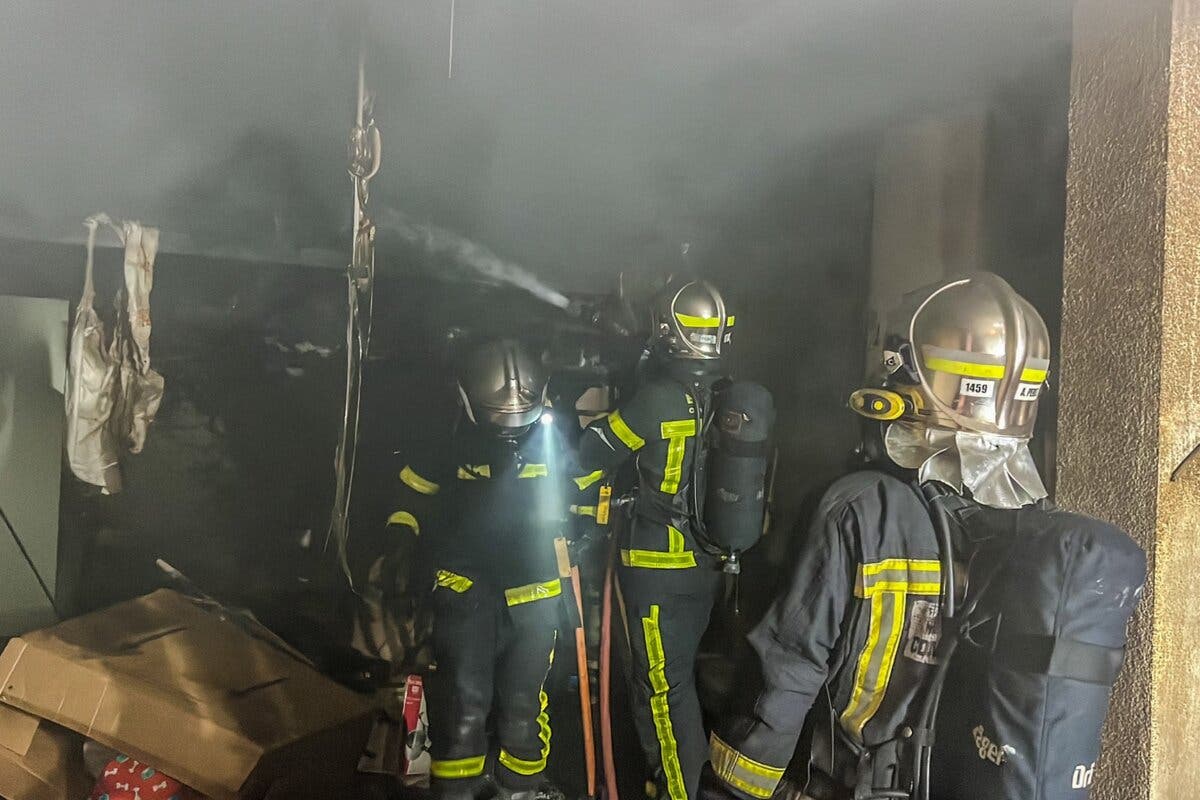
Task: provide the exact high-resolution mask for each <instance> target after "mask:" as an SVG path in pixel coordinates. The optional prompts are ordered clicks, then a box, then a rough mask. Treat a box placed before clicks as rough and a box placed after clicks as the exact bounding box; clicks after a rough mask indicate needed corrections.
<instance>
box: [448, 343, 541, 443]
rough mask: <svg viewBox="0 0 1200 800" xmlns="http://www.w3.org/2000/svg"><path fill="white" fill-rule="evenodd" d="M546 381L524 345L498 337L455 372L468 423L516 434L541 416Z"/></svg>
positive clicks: (474, 352) (537, 359)
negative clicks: (457, 372) (457, 375)
mask: <svg viewBox="0 0 1200 800" xmlns="http://www.w3.org/2000/svg"><path fill="white" fill-rule="evenodd" d="M547 383H548V375H547V372H546V370H545V368H544V367H543V366H542V363H541V360H540V359H539V358H537V356H536V355H535V354H534V353H533V352H532V351H531V350H530V349H529V348H528V347H527V346H525V345H523V344H521V343H520V342H517V341H515V340H512V339H500V340H497V341H493V342H488V343H487V344H485V345H483V346H482V347H479V348H477V349H475V350H474V351H473V352H472V353H471V354H470V355H469V356H468V357H467V359H466V361H465V362H464V364H463V367H462V369H461V370H460V372H459V377H458V393H459V396H460V398H461V399H462V404H463V410H464V411H466V414H467V417H468V418H469V419H470V420H471V422H473V423H475V424H476V425H484V426H488V427H490V428H492V429H493V430H495V431H497V432H499V433H507V434H517V433H521V432H522V431H524V430H525V429H527V428H528V427H529V426H530V425H532V424H533V423H534V422H536V421H537V420H538V418H539V417H540V416H541V415H542V411H543V410H544V408H545V405H546V387H547Z"/></svg>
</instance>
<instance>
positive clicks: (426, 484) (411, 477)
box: [400, 466, 440, 494]
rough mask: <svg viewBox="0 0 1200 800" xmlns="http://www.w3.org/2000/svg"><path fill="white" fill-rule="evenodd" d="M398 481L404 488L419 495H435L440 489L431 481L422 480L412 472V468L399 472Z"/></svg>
mask: <svg viewBox="0 0 1200 800" xmlns="http://www.w3.org/2000/svg"><path fill="white" fill-rule="evenodd" d="M400 480H401V481H403V482H404V485H405V486H407V487H408V488H410V489H412V490H413V491H414V492H419V493H421V494H437V493H438V489H439V488H440V487H439V486H438V485H437V484H436V483H434V482H433V481H430V480H426V479H425V478H422V477H421V476H420V475H418V474H417V473H416V472H414V471H413V468H412V467H408V466H406V467H405V468H404V469H402V470H400Z"/></svg>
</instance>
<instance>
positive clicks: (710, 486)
mask: <svg viewBox="0 0 1200 800" xmlns="http://www.w3.org/2000/svg"><path fill="white" fill-rule="evenodd" d="M713 404H714V408H713V424H712V429H711V434H710V444H709V454H708V464H707V468H708V475H707V487H706V491H705V503H704V527H705V529H706V531H705V533H706V536H707V538H708V540H709V543H710V544H711V545H713V546H715V547H717V548H719V549H720V550H721V551H722V552H723V553H725V554H726V557H727V559H729V560H730V561H732V562H733V565H734V571H736V564H737V561H738V559H739V557H740V554H741V552H742V551H743V550H747V549H749V548H750V547H752V546H753V545H754V544H755V543H756V542H757V541H758V540H759V538H760V537H761V536H762V534H763V522H764V519H765V518H766V513H767V471H768V468H769V466H770V463H771V435H772V433H773V431H774V428H775V403H774V401H773V400H772V398H771V393H770V392H768V391H767V389H766V388H765V387H763V386H761V385H759V384H757V383H753V382H750V381H734V382H733V383H731V384H730V385H729V386H728V387H726V388H724V389H722V390H720V391H718V392H716V393H715V395H714V397H713Z"/></svg>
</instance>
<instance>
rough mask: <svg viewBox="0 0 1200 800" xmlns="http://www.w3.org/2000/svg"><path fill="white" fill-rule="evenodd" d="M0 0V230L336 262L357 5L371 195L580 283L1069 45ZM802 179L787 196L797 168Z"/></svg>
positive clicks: (1015, 27) (263, 6) (345, 214)
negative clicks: (825, 154) (372, 148)
mask: <svg viewBox="0 0 1200 800" xmlns="http://www.w3.org/2000/svg"><path fill="white" fill-rule="evenodd" d="M450 7H451V3H450V0H404V2H395V0H361V2H353V3H351V2H345V3H330V2H328V0H180V1H179V2H171V3H164V2H161V0H90V1H89V2H87V3H81V2H8V3H3V4H0V110H2V114H0V163H2V166H3V169H2V170H0V175H2V176H3V179H2V180H0V235H8V236H18V237H24V238H40V239H51V240H62V239H72V238H77V237H78V236H79V230H80V229H79V221H80V220H82V219H83V218H84V217H85V216H87V215H88V214H90V213H92V212H93V211H95V210H96V209H105V210H107V211H109V213H111V214H114V215H116V216H120V217H125V218H136V219H142V220H145V221H146V222H148V223H152V224H155V225H157V226H159V227H160V228H162V230H163V235H164V244H165V246H167V247H168V249H170V248H171V244H170V243H171V242H172V241H174V242H177V243H178V245H177V247H178V248H179V249H186V250H191V251H195V252H212V253H231V254H237V255H239V256H243V257H246V256H249V257H254V258H259V259H263V260H271V261H280V260H284V261H287V260H291V261H296V262H305V263H332V264H336V265H340V264H342V263H344V261H345V256H344V255H338V256H334V257H327V254H330V253H334V254H341V253H344V252H345V251H346V250H347V249H348V247H347V242H346V241H345V237H344V236H343V234H342V232H343V231H344V230H345V229H346V220H348V219H349V215H350V206H351V204H350V187H349V179H348V178H347V176H346V173H345V137H346V132H347V130H348V128H349V125H350V120H351V116H352V113H353V92H354V67H355V64H356V52H355V51H356V36H355V34H354V31H355V29H356V28H357V27H358V23H357V20H358V14H359V12H360V11H361V10H362V9H363V8H365V10H366V15H367V18H368V20H369V25H368V30H369V39H368V45H369V47H368V51H369V52H368V59H369V62H368V70H369V74H368V78H369V81H370V84H371V86H372V88H373V89H374V90H375V92H376V94H377V103H376V107H377V114H378V119H379V123H380V127H381V129H382V131H383V136H384V162H383V168H382V171H381V172H380V174H379V176H378V177H377V178H376V180H375V181H374V182H373V184H372V194H373V199H374V201H375V202H377V203H379V204H381V205H384V204H386V205H391V206H394V207H398V208H404V209H405V210H406V211H407V212H408V213H409V214H410V215H411V216H412V217H413V218H415V219H423V220H430V221H432V222H433V223H435V224H436V225H437V226H439V227H441V228H444V229H447V230H454V231H460V232H461V233H462V234H463V235H465V236H466V237H468V238H469V239H471V240H473V241H477V242H482V243H486V245H487V247H488V248H490V249H491V250H492V251H494V252H496V253H504V254H505V255H506V256H507V257H508V258H509V259H511V260H512V261H514V262H516V263H519V264H524V265H527V266H528V267H529V268H530V269H531V270H532V271H533V272H534V273H536V274H538V275H539V276H541V278H542V279H543V280H546V281H548V282H551V283H554V284H556V285H557V284H561V285H563V286H569V287H573V288H582V287H584V286H591V285H595V283H596V281H597V276H611V275H612V274H614V273H615V272H617V271H619V270H626V271H627V273H629V272H636V271H637V270H638V269H640V268H641V267H642V266H643V265H648V264H651V263H652V262H653V261H654V259H655V256H654V254H656V253H658V252H661V251H674V250H676V249H677V247H678V243H679V242H681V241H693V242H697V248H696V250H697V252H696V256H697V258H702V257H703V249H704V243H705V242H707V241H709V240H711V239H712V238H713V236H714V230H715V229H716V228H717V227H718V226H719V225H720V224H722V222H723V221H724V220H725V219H726V218H727V217H728V215H729V212H730V210H734V209H738V208H739V207H742V206H745V205H752V204H754V203H757V202H760V201H761V198H760V197H757V196H755V194H754V193H755V192H756V191H757V190H758V188H759V187H761V186H762V185H763V184H764V182H766V181H767V179H768V178H769V177H770V176H771V175H772V174H774V173H777V172H779V171H780V170H781V168H786V167H787V166H788V162H789V161H794V160H796V159H798V158H803V157H804V156H805V155H806V153H807V152H811V150H806V148H811V147H812V146H817V147H819V146H820V144H821V143H822V142H825V141H828V140H829V139H831V138H837V137H841V136H844V135H847V134H850V133H853V132H855V131H860V130H863V129H864V128H866V127H870V126H873V125H876V124H877V123H879V122H880V121H882V120H887V119H890V118H894V117H895V116H896V115H906V114H919V113H921V112H922V111H923V110H927V109H931V108H940V107H944V106H947V105H951V106H952V105H953V104H954V103H956V102H958V100H959V99H960V98H962V97H966V96H971V95H973V94H978V93H979V92H980V91H982V90H984V89H985V88H986V87H987V86H989V85H992V84H994V83H997V82H1009V83H1012V82H1013V81H1016V80H1017V79H1018V78H1019V76H1020V75H1021V74H1022V72H1023V70H1024V69H1025V67H1026V65H1028V64H1029V63H1031V62H1036V61H1038V60H1039V59H1042V58H1044V57H1045V56H1046V54H1047V53H1050V52H1053V51H1055V50H1061V48H1063V47H1064V46H1065V43H1066V42H1067V41H1068V37H1069V16H1070V15H1069V9H1070V3H1069V0H809V1H808V2H803V3H797V2H790V1H786V0H743V1H742V2H729V1H728V0H656V2H645V0H610V1H609V2H595V0H554V2H550V1H549V0H457V2H456V4H455V11H456V19H455V25H454V32H455V41H454V76H453V78H452V79H448V78H447V69H446V68H447V57H448V52H449V45H450V42H449V33H450ZM797 188H798V189H799V190H803V189H804V187H803V186H800V187H797Z"/></svg>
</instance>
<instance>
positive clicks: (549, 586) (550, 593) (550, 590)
mask: <svg viewBox="0 0 1200 800" xmlns="http://www.w3.org/2000/svg"><path fill="white" fill-rule="evenodd" d="M560 594H562V580H561V579H559V578H555V579H554V580H552V581H545V582H543V583H530V584H526V585H525V586H517V587H515V588H513V589H505V590H504V602H506V603H507V604H508V605H510V606H519V605H521V604H522V603H534V602H537V601H538V600H549V599H550V598H551V597H558V596H559V595H560Z"/></svg>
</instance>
